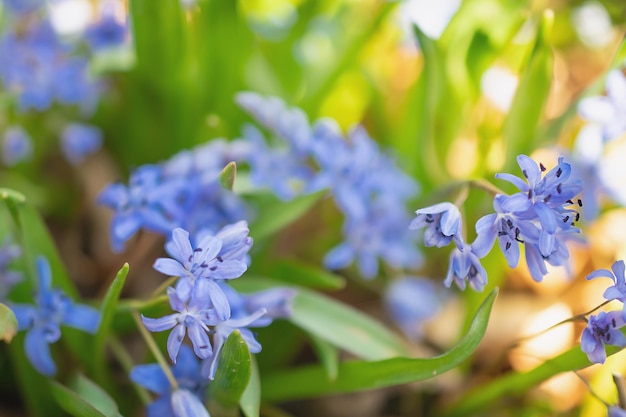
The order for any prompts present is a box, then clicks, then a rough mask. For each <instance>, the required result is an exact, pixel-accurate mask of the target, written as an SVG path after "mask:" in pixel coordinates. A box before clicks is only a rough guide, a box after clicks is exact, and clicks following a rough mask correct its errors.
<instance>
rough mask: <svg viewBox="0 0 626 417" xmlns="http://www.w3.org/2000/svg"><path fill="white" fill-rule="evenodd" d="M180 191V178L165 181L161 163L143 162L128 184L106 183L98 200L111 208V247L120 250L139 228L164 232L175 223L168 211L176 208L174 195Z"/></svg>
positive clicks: (182, 183) (175, 196) (166, 232)
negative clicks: (146, 163) (112, 213)
mask: <svg viewBox="0 0 626 417" xmlns="http://www.w3.org/2000/svg"><path fill="white" fill-rule="evenodd" d="M183 192H184V182H183V181H166V180H164V178H163V171H162V169H161V167H159V166H156V165H143V166H141V167H139V168H138V169H137V170H135V171H134V172H133V173H132V174H131V177H130V179H129V180H128V186H126V185H123V184H119V183H115V184H110V185H108V186H107V187H106V188H105V189H104V190H103V191H102V192H101V193H100V195H99V196H98V202H99V203H100V204H103V205H105V206H107V207H110V208H112V209H113V210H114V215H113V219H112V221H111V243H112V246H113V249H114V250H116V251H121V250H122V249H123V247H124V243H125V242H126V241H127V240H128V239H130V237H131V236H132V235H134V234H135V233H136V232H137V231H138V230H139V229H141V228H146V229H148V230H151V231H154V232H157V233H162V234H165V235H168V234H169V233H171V231H172V230H173V229H174V228H175V227H176V223H175V221H174V217H173V215H172V213H175V212H176V211H177V210H178V207H177V198H178V197H179V196H181V195H182V194H183Z"/></svg>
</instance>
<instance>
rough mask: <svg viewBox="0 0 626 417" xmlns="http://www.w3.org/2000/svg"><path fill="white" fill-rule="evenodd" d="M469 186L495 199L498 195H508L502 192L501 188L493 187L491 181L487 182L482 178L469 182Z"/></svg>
mask: <svg viewBox="0 0 626 417" xmlns="http://www.w3.org/2000/svg"><path fill="white" fill-rule="evenodd" d="M468 184H469V186H470V187H472V188H476V189H479V190H483V191H486V192H488V193H489V194H491V195H492V196H493V197H495V196H496V195H497V194H504V195H506V193H505V192H504V191H502V190H501V189H500V188H498V187H496V186H495V185H493V184H492V183H490V182H489V181H486V180H484V179H482V178H477V179H474V180H470V181H468Z"/></svg>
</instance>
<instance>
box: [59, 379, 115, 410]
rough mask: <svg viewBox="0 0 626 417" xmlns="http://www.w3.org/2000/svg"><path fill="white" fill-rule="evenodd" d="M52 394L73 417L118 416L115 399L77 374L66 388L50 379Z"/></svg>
mask: <svg viewBox="0 0 626 417" xmlns="http://www.w3.org/2000/svg"><path fill="white" fill-rule="evenodd" d="M50 387H51V390H52V395H53V396H54V398H55V399H56V401H57V403H58V404H59V405H60V406H61V408H63V409H64V410H65V411H66V412H67V413H69V414H70V415H72V416H74V417H119V416H121V414H120V413H119V410H118V408H117V405H116V404H115V401H113V399H111V397H109V396H108V394H107V393H106V392H104V391H103V390H102V388H100V387H99V386H98V385H96V384H94V383H93V382H92V381H90V380H89V379H87V378H85V377H84V376H81V375H78V376H77V377H76V378H75V379H74V380H73V381H72V384H71V388H68V387H66V386H64V385H62V384H60V383H58V382H56V381H50Z"/></svg>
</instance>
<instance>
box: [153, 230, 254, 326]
mask: <svg viewBox="0 0 626 417" xmlns="http://www.w3.org/2000/svg"><path fill="white" fill-rule="evenodd" d="M221 232H222V235H221V236H222V237H224V239H225V240H226V243H227V246H226V247H225V248H224V242H223V241H222V240H221V239H220V237H219V233H218V236H213V235H211V234H209V235H206V236H205V237H204V238H203V239H202V240H201V241H200V242H199V243H198V245H197V246H195V247H194V246H192V244H191V241H190V239H189V233H188V232H187V231H186V230H183V229H180V228H176V229H174V231H173V232H172V240H171V241H170V242H168V244H167V245H166V250H167V252H168V253H169V255H170V256H171V257H172V258H159V259H157V260H156V261H155V263H154V269H156V270H157V271H159V272H161V273H163V274H166V275H169V276H174V277H179V278H180V279H179V280H178V282H177V284H176V292H177V293H178V297H179V298H180V299H181V300H183V301H185V302H186V301H187V300H188V299H189V294H190V292H191V289H192V288H194V286H195V285H196V282H197V281H198V280H200V279H201V280H203V281H207V283H206V284H203V285H206V286H208V288H209V292H208V293H207V295H208V297H209V298H210V300H211V302H212V303H213V306H214V307H215V308H216V309H217V311H218V314H219V316H220V317H221V318H222V319H225V318H227V317H229V316H230V307H229V305H228V300H227V298H226V296H225V295H224V293H223V292H222V290H221V289H220V287H219V285H218V284H217V283H216V282H215V280H222V279H234V278H239V277H240V276H241V275H243V273H244V272H245V271H246V270H247V268H248V265H247V264H246V262H245V261H244V260H243V259H244V256H245V255H246V254H247V251H248V250H249V248H250V246H251V245H252V242H251V240H250V239H248V236H247V234H248V228H247V224H246V223H245V222H242V223H238V224H237V225H233V226H232V227H231V228H226V230H225V231H224V229H222V231H221ZM222 249H224V250H222Z"/></svg>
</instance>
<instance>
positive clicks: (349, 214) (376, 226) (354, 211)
mask: <svg viewBox="0 0 626 417" xmlns="http://www.w3.org/2000/svg"><path fill="white" fill-rule="evenodd" d="M237 102H238V103H239V105H240V106H241V107H242V108H243V109H245V110H246V111H247V112H248V113H249V114H250V115H251V116H252V117H253V118H254V119H255V120H256V121H257V122H258V123H259V124H260V125H262V126H263V127H264V128H265V129H267V130H268V131H269V132H270V133H271V134H272V136H273V138H272V139H273V141H272V142H271V143H269V142H268V141H267V140H266V138H265V137H264V136H263V134H262V133H261V131H260V130H259V129H257V128H256V127H254V126H251V125H247V126H245V127H244V129H243V137H244V138H245V139H247V140H248V141H249V142H250V143H251V145H252V148H253V150H252V152H250V159H249V160H248V163H249V165H250V170H251V178H252V181H253V182H254V184H256V185H257V186H264V187H268V188H269V189H271V190H272V191H273V192H274V193H276V195H277V196H279V197H280V198H282V199H284V200H289V199H292V198H294V197H296V196H298V195H302V194H307V193H312V192H316V191H320V190H329V191H330V193H331V195H332V197H333V199H334V201H335V203H336V205H337V207H338V208H339V210H340V211H341V212H342V213H343V215H344V216H345V223H344V226H343V229H342V230H343V235H344V241H343V242H342V243H341V244H339V245H338V246H336V247H335V248H333V249H331V251H330V252H329V253H328V254H327V255H326V257H325V259H324V263H325V265H326V267H328V268H329V269H339V268H344V267H346V266H348V265H350V264H351V263H353V262H356V263H357V265H358V268H359V271H360V272H361V274H362V275H363V276H364V277H366V278H373V277H375V276H376V275H377V274H378V267H379V265H378V260H379V258H380V259H382V260H383V261H385V262H387V263H388V264H390V265H391V266H393V267H395V268H399V269H400V268H407V267H411V268H413V267H417V266H419V264H420V263H421V255H420V253H419V252H418V251H417V248H416V245H415V241H414V237H413V236H412V235H411V234H410V233H408V232H407V230H406V226H405V225H406V224H407V222H408V220H409V219H408V217H407V215H406V212H405V207H406V203H407V201H408V200H409V199H411V198H413V197H415V195H416V194H417V191H418V186H417V184H416V183H415V182H414V181H413V180H412V179H411V178H410V177H409V176H408V175H406V174H405V173H404V172H402V171H401V170H400V169H399V168H398V167H397V165H396V164H395V162H394V161H393V159H392V158H390V157H389V156H388V155H385V154H384V153H383V152H381V150H380V148H379V147H378V145H377V144H376V142H375V141H374V140H372V139H371V138H370V137H369V136H368V134H367V132H366V131H365V129H363V128H362V127H360V126H357V127H355V128H353V129H352V130H350V131H349V132H348V134H347V137H344V135H343V134H342V133H341V130H340V129H339V127H338V126H337V124H336V123H335V122H334V121H332V120H328V119H320V120H318V121H316V122H315V123H313V124H312V125H311V124H309V121H308V118H307V117H306V115H305V114H304V113H303V112H302V111H301V110H300V109H297V108H289V107H288V106H287V105H286V104H285V103H284V102H283V101H282V100H280V99H278V98H275V97H268V98H266V97H263V96H260V95H258V94H256V93H251V92H246V93H240V94H239V95H238V96H237Z"/></svg>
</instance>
